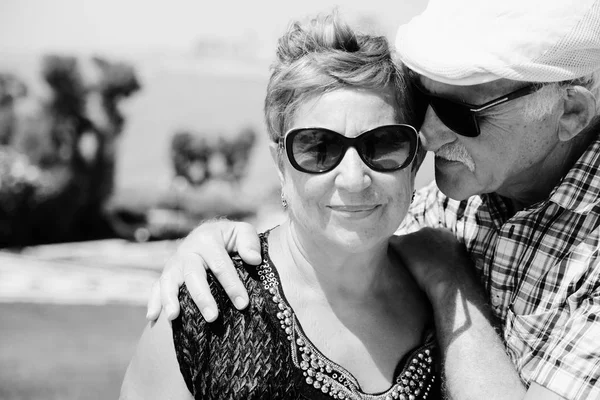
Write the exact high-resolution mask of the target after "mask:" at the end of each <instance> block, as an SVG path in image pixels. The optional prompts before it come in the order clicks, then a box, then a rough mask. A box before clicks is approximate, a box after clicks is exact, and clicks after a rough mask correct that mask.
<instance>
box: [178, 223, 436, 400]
mask: <svg viewBox="0 0 600 400" xmlns="http://www.w3.org/2000/svg"><path fill="white" fill-rule="evenodd" d="M267 235H268V233H267V234H262V235H260V239H261V244H262V255H263V261H262V263H261V265H259V266H251V265H247V264H244V263H243V262H242V261H241V259H240V258H239V257H237V256H234V257H232V260H233V261H234V264H235V265H236V268H237V270H238V273H239V275H240V277H241V279H242V282H244V284H245V286H246V288H247V290H248V293H249V295H250V305H249V306H248V308H246V309H245V310H243V311H239V310H237V309H235V307H233V305H232V304H231V302H230V301H229V299H228V298H227V296H226V294H225V291H224V290H223V289H222V288H221V286H220V285H219V283H218V282H217V281H216V279H215V278H214V277H213V276H212V275H211V274H210V273H209V284H210V288H211V291H212V293H213V295H214V296H215V299H216V301H217V305H218V306H219V313H220V314H219V318H218V319H217V321H215V322H213V323H206V322H205V321H204V319H203V318H202V315H201V314H200V312H199V310H198V308H197V307H196V305H195V303H194V302H193V300H192V298H191V297H190V294H189V292H188V290H187V288H186V287H185V286H183V287H182V288H181V290H180V293H179V301H180V303H181V313H180V316H179V317H178V318H177V319H175V320H174V321H173V340H174V343H175V352H176V354H177V360H178V362H179V368H180V370H181V374H182V375H183V378H184V380H185V382H186V384H187V387H188V389H189V391H190V392H191V393H192V394H193V396H194V398H195V399H215V400H217V399H218V400H224V399H327V400H330V399H373V400H374V399H381V400H388V399H390V400H391V399H405V400H413V399H414V400H416V399H438V398H440V394H439V377H438V369H439V366H438V364H439V363H438V360H437V358H438V353H437V348H436V343H435V339H434V334H433V331H429V332H428V334H427V335H426V337H425V338H424V339H423V343H422V344H421V345H419V346H417V348H415V349H414V350H412V351H410V352H409V353H407V354H406V355H405V356H404V357H403V359H402V360H401V361H400V363H399V364H398V366H397V368H396V372H395V374H394V382H395V383H394V384H393V385H392V386H391V387H390V388H389V389H388V390H386V391H385V392H382V393H378V394H366V393H364V392H362V391H361V388H360V385H359V383H358V382H357V381H356V379H355V378H354V377H353V376H352V374H350V373H349V372H348V371H346V370H345V369H344V368H343V367H342V366H340V365H338V364H336V363H335V362H333V361H331V360H329V359H328V358H327V357H325V356H324V355H323V354H321V352H320V351H319V350H318V349H317V348H316V347H315V346H314V345H313V344H312V343H311V342H310V340H309V339H308V338H307V337H306V335H305V334H304V332H303V330H302V327H301V326H300V324H299V323H298V320H297V319H296V317H295V315H294V312H293V310H292V308H291V307H290V306H289V304H288V302H287V300H286V298H285V295H284V294H283V292H282V289H281V284H280V280H279V275H278V273H277V270H276V269H275V268H274V266H273V264H272V262H271V260H270V258H269V255H268V246H267Z"/></svg>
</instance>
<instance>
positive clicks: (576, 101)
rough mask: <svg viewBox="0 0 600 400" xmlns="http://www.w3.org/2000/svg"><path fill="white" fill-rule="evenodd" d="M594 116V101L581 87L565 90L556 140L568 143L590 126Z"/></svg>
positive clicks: (588, 92) (591, 95)
mask: <svg viewBox="0 0 600 400" xmlns="http://www.w3.org/2000/svg"><path fill="white" fill-rule="evenodd" d="M595 115H596V99H595V98H594V95H593V94H592V93H591V92H590V91H589V90H587V89H586V88H584V87H583V86H573V87H570V88H568V89H567V95H566V97H565V98H564V100H563V114H562V115H561V116H560V119H559V121H558V123H559V130H558V139H559V140H561V141H563V142H568V141H569V140H571V139H573V138H574V137H575V136H577V135H578V134H579V133H580V132H581V131H583V130H584V129H585V128H587V126H588V125H589V124H590V122H591V121H592V119H594V117H595Z"/></svg>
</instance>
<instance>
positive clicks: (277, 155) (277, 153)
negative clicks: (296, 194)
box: [269, 142, 284, 185]
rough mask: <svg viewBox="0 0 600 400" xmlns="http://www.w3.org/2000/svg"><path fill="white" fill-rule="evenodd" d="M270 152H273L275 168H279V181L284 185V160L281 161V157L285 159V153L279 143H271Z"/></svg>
mask: <svg viewBox="0 0 600 400" xmlns="http://www.w3.org/2000/svg"><path fill="white" fill-rule="evenodd" d="M269 151H270V152H271V158H272V159H273V162H274V163H275V167H276V168H277V175H279V181H280V182H281V184H282V185H283V182H284V179H283V160H282V159H281V157H283V156H282V154H283V153H282V151H281V149H280V148H279V143H274V142H271V143H269Z"/></svg>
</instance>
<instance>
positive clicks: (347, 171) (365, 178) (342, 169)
mask: <svg viewBox="0 0 600 400" xmlns="http://www.w3.org/2000/svg"><path fill="white" fill-rule="evenodd" d="M335 171H336V173H337V176H336V177H335V184H336V185H337V186H338V187H339V188H341V189H344V190H346V191H348V192H360V191H362V190H364V189H366V188H368V187H369V186H370V185H371V175H370V174H371V169H370V168H369V167H368V166H367V165H366V164H365V163H364V162H363V160H362V159H361V158H360V156H359V155H358V152H357V151H356V149H355V148H354V147H350V148H348V150H347V151H346V154H344V158H343V159H342V162H340V164H339V165H338V166H337V167H336V169H335Z"/></svg>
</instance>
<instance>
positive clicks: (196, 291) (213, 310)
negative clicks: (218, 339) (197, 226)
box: [182, 253, 219, 322]
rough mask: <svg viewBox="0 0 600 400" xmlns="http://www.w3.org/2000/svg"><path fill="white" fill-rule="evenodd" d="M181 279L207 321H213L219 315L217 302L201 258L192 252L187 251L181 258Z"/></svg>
mask: <svg viewBox="0 0 600 400" xmlns="http://www.w3.org/2000/svg"><path fill="white" fill-rule="evenodd" d="M182 262H183V279H184V280H185V285H186V287H187V289H188V291H189V292H190V296H192V299H193V300H194V303H196V305H197V306H198V309H199V310H200V313H202V316H203V317H204V319H205V320H206V321H207V322H213V321H214V320H216V319H217V316H218V315H219V309H218V308H217V303H216V302H215V299H214V298H213V296H212V293H211V291H210V287H209V285H208V281H207V280H206V270H205V269H204V267H205V266H204V262H203V261H202V258H201V257H200V256H199V255H197V254H194V253H188V254H186V255H185V257H184V259H183V261H182Z"/></svg>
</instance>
